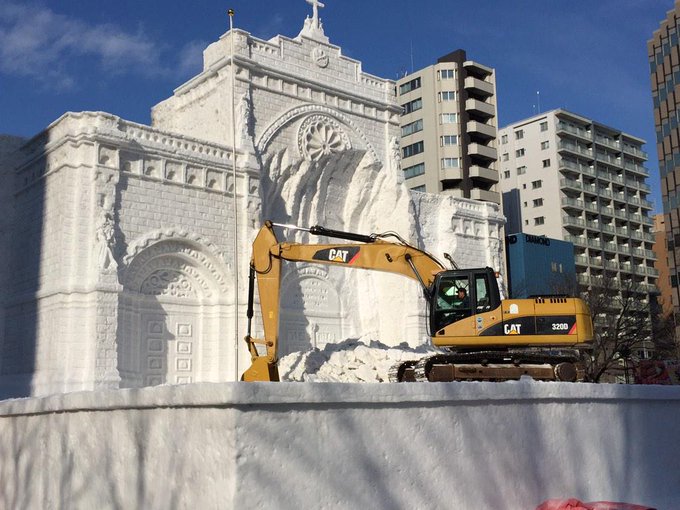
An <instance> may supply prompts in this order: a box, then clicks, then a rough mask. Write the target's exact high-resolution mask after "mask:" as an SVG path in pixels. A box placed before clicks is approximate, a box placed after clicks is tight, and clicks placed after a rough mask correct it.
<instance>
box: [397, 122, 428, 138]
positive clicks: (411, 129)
mask: <svg viewBox="0 0 680 510" xmlns="http://www.w3.org/2000/svg"><path fill="white" fill-rule="evenodd" d="M422 130H423V119H418V120H417V121H415V122H411V123H410V124H406V125H405V126H402V128H401V136H408V135H412V134H413V133H417V132H418V131H422Z"/></svg>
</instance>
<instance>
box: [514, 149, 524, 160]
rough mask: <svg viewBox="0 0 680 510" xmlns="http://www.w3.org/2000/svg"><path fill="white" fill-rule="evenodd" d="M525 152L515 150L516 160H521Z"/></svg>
mask: <svg viewBox="0 0 680 510" xmlns="http://www.w3.org/2000/svg"><path fill="white" fill-rule="evenodd" d="M525 152H526V151H525V150H524V149H517V150H516V151H515V157H516V158H521V157H522V156H524V153H525Z"/></svg>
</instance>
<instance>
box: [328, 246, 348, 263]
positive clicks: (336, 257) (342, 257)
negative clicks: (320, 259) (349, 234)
mask: <svg viewBox="0 0 680 510" xmlns="http://www.w3.org/2000/svg"><path fill="white" fill-rule="evenodd" d="M347 255H349V251H348V250H336V249H335V248H331V249H330V250H328V260H330V261H331V262H342V263H347Z"/></svg>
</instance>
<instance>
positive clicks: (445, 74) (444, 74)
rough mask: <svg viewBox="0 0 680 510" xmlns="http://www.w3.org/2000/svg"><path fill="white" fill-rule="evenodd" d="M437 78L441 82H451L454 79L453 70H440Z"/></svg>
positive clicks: (454, 71) (454, 73)
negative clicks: (439, 78)
mask: <svg viewBox="0 0 680 510" xmlns="http://www.w3.org/2000/svg"><path fill="white" fill-rule="evenodd" d="M439 76H440V77H441V79H442V80H452V79H454V78H455V77H456V70H455V69H442V70H441V71H439Z"/></svg>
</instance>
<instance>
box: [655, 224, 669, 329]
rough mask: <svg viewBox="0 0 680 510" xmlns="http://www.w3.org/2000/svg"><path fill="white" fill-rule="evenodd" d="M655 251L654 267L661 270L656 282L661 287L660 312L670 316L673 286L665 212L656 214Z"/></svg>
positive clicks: (659, 297) (658, 300)
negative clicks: (669, 264)
mask: <svg viewBox="0 0 680 510" xmlns="http://www.w3.org/2000/svg"><path fill="white" fill-rule="evenodd" d="M653 232H654V253H655V254H656V263H655V264H654V267H656V268H657V269H658V270H659V279H658V281H657V282H656V285H657V287H659V296H658V298H657V302H658V305H659V307H660V313H662V314H663V316H664V317H668V316H669V315H671V314H672V313H673V297H672V295H673V288H672V287H671V279H670V273H669V272H668V258H669V257H668V239H667V237H666V221H665V217H664V215H663V213H660V214H655V215H654V231H653Z"/></svg>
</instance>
